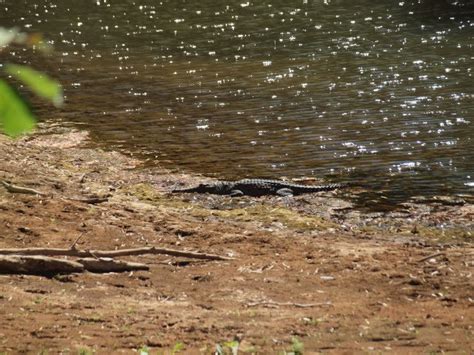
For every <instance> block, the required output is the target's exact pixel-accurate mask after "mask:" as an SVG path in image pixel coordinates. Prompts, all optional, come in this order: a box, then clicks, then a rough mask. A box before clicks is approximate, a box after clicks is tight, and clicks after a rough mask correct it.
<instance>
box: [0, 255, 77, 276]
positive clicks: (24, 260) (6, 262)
mask: <svg viewBox="0 0 474 355" xmlns="http://www.w3.org/2000/svg"><path fill="white" fill-rule="evenodd" d="M83 271H84V266H83V265H82V264H80V263H78V262H75V261H71V260H64V259H57V258H51V257H48V256H26V255H8V256H0V274H29V275H42V276H52V275H56V274H62V273H64V274H69V273H72V272H83Z"/></svg>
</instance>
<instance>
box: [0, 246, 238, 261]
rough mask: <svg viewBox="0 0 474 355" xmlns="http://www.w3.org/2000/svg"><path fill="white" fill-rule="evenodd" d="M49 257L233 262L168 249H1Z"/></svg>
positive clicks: (221, 258) (227, 258) (216, 257)
mask: <svg viewBox="0 0 474 355" xmlns="http://www.w3.org/2000/svg"><path fill="white" fill-rule="evenodd" d="M12 254H17V255H48V256H58V255H63V256H76V257H93V258H115V257H118V256H131V255H143V254H154V255H157V254H161V255H171V256H181V257H186V258H194V259H204V260H233V258H229V257H226V256H221V255H216V254H207V253H196V252H192V251H181V250H175V249H167V248H156V247H143V248H134V249H119V250H81V249H75V248H70V249H64V248H23V249H22V248H19V249H18V248H14V249H0V255H12Z"/></svg>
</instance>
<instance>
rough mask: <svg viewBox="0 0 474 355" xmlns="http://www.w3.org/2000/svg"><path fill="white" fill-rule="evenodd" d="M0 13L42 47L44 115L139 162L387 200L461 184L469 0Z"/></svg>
mask: <svg viewBox="0 0 474 355" xmlns="http://www.w3.org/2000/svg"><path fill="white" fill-rule="evenodd" d="M2 6H3V8H2V9H1V10H0V19H1V20H2V24H3V26H7V27H9V26H18V27H19V28H21V29H23V30H25V31H28V32H41V33H43V34H44V36H45V37H46V38H48V39H49V40H50V41H51V43H52V44H54V47H55V49H56V56H55V57H53V58H45V59H41V60H38V59H37V58H33V56H32V55H31V54H30V53H28V51H26V52H25V51H23V50H22V49H15V50H14V51H13V52H14V53H13V55H15V56H16V58H19V60H26V61H32V63H33V64H34V65H38V66H39V67H42V69H46V70H47V71H48V72H50V73H51V74H53V75H55V76H56V77H58V78H59V79H60V80H61V81H62V82H63V83H64V86H65V93H66V96H67V98H66V99H67V100H66V101H67V105H66V106H65V108H64V109H62V110H61V111H54V110H52V109H50V108H41V109H40V116H41V117H42V118H43V119H44V120H47V121H48V122H57V121H58V120H60V121H61V122H62V124H64V125H73V126H77V127H80V128H85V129H87V130H89V131H90V132H91V135H92V137H93V139H94V141H95V142H97V143H98V144H101V145H102V144H103V145H105V146H107V147H111V148H113V149H123V150H124V151H127V152H131V153H134V154H136V155H139V156H142V157H144V158H146V159H148V160H147V164H149V165H158V166H162V167H166V168H170V169H173V170H179V171H184V172H192V173H200V174H203V175H207V176H214V177H218V178H225V179H234V178H244V177H271V178H278V177H283V176H284V177H288V178H295V177H302V176H315V177H321V178H326V179H328V180H332V181H340V180H344V181H354V182H357V183H361V184H364V185H366V186H367V187H372V188H374V189H377V190H379V191H382V193H383V195H384V196H385V197H386V198H389V199H391V200H393V201H401V200H404V199H406V198H407V197H410V196H413V195H441V194H466V193H468V194H472V191H473V188H474V143H473V133H474V128H473V125H474V124H473V123H472V121H473V120H474V81H473V77H472V76H473V72H472V70H473V69H472V68H473V63H474V60H473V59H474V49H473V45H474V41H473V39H474V20H473V19H474V5H473V3H472V2H470V1H467V0H466V1H464V2H453V4H451V3H450V2H449V1H443V0H436V1H435V0H431V1H422V0H419V1H399V2H387V1H381V0H375V1H367V0H360V1H345V0H338V1H330V0H326V1H317V0H315V1H311V0H299V1H292V0H286V1H253V2H252V1H242V0H241V1H226V2H220V1H211V0H201V1H185V0H181V1H177V0H176V1H171V0H170V1H161V2H160V1H150V0H148V1H130V0H128V1H126V0H114V1H111V0H109V1H105V0H94V1H67V0H61V1H59V0H49V1H34V4H33V2H31V1H13V0H6V1H5V2H4V3H3V4H2Z"/></svg>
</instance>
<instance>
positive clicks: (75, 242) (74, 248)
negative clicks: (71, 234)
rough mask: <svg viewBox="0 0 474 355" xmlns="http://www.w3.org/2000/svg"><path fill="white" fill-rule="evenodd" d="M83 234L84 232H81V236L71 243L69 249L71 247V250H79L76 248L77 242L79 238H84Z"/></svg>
mask: <svg viewBox="0 0 474 355" xmlns="http://www.w3.org/2000/svg"><path fill="white" fill-rule="evenodd" d="M83 235H84V233H81V234H79V236H78V237H77V238H76V240H75V241H74V243H72V244H71V246H70V247H69V249H71V250H77V249H76V244H77V242H78V241H79V239H81V238H82V236H83Z"/></svg>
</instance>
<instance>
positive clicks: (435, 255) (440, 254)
mask: <svg viewBox="0 0 474 355" xmlns="http://www.w3.org/2000/svg"><path fill="white" fill-rule="evenodd" d="M442 255H444V256H446V253H444V252H441V253H436V254H431V255H428V256H425V257H424V258H421V259H420V260H418V262H419V263H422V262H423V261H426V260H429V259H431V258H436V257H438V256H442Z"/></svg>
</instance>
